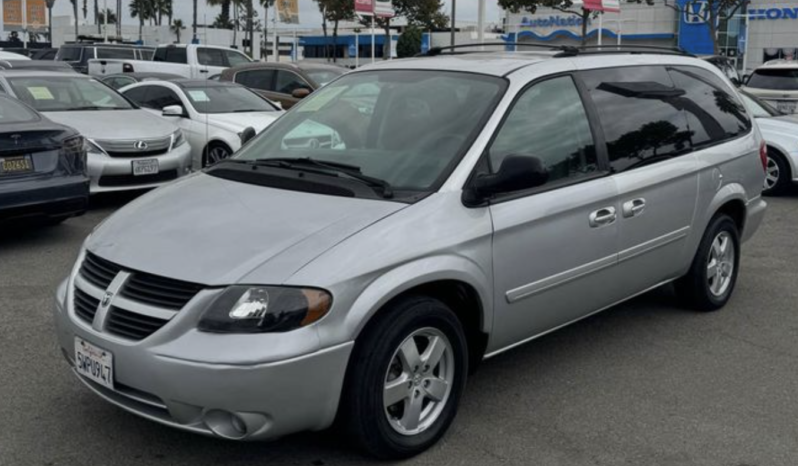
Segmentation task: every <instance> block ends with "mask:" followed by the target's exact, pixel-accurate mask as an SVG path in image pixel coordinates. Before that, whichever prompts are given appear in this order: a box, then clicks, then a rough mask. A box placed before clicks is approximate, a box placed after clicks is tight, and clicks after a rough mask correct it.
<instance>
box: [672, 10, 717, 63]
mask: <svg viewBox="0 0 798 466" xmlns="http://www.w3.org/2000/svg"><path fill="white" fill-rule="evenodd" d="M677 3H678V5H679V11H680V14H679V47H681V48H682V49H684V50H685V51H687V52H689V53H693V54H696V55H712V54H713V53H715V50H714V49H713V47H712V36H711V34H710V32H709V19H710V15H709V8H710V6H709V3H707V1H706V0H677Z"/></svg>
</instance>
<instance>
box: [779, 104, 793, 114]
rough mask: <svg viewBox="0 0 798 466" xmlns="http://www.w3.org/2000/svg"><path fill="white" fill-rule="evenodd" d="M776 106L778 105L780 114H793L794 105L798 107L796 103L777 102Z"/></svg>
mask: <svg viewBox="0 0 798 466" xmlns="http://www.w3.org/2000/svg"><path fill="white" fill-rule="evenodd" d="M777 105H778V109H779V111H780V112H781V113H788V114H791V113H795V109H796V105H798V103H796V102H784V101H779V102H777Z"/></svg>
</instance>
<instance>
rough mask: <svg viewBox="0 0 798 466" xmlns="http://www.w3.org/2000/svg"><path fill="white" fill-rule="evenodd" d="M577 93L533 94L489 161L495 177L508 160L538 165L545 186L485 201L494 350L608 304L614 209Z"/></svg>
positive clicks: (557, 80)
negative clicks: (529, 160)
mask: <svg viewBox="0 0 798 466" xmlns="http://www.w3.org/2000/svg"><path fill="white" fill-rule="evenodd" d="M593 133H594V131H593V129H592V128H591V125H590V123H589V120H588V117H587V112H586V110H585V108H584V106H583V103H582V100H581V98H580V94H579V92H578V90H577V86H576V83H575V82H574V80H573V78H572V77H571V76H569V75H563V76H559V77H554V78H549V79H547V80H545V81H541V82H538V83H535V84H533V85H532V86H530V87H528V88H527V89H526V90H525V91H523V92H522V93H521V95H520V97H519V98H518V99H517V100H516V102H515V104H514V105H513V107H512V109H511V110H510V112H509V114H508V117H507V118H506V120H505V122H504V123H503V124H502V127H501V128H500V129H499V131H498V132H497V134H496V137H495V138H494V140H493V142H492V143H491V145H490V148H489V149H488V152H487V157H486V158H487V160H488V162H489V163H488V164H486V165H488V166H487V167H486V169H487V170H490V171H491V172H494V171H496V170H498V169H499V167H501V164H502V161H503V160H504V159H505V158H506V157H507V156H510V155H515V156H519V155H520V156H530V157H536V158H538V159H539V160H540V161H541V162H542V165H543V166H544V167H545V168H546V172H547V177H548V178H547V180H546V182H545V184H543V185H542V186H539V187H537V188H533V189H531V190H528V191H522V192H513V193H507V194H505V195H504V196H501V195H500V196H497V197H496V198H495V199H492V200H491V206H490V210H491V215H492V218H493V224H494V239H493V257H494V293H495V297H494V302H495V310H496V314H495V320H494V332H493V336H492V341H491V344H490V348H489V351H490V350H498V349H501V348H504V347H507V346H510V345H513V344H515V343H518V342H520V341H523V340H525V339H528V338H530V337H532V336H534V335H536V334H540V333H542V332H545V331H548V330H550V329H553V328H555V327H557V326H560V325H563V324H565V323H568V322H570V321H572V320H575V319H578V318H580V317H583V316H585V315H586V314H589V313H590V312H592V311H595V310H598V309H600V308H602V307H604V306H606V305H608V304H610V303H612V302H613V300H614V299H616V297H617V293H616V292H615V291H613V288H614V287H615V280H613V279H612V277H613V274H614V270H615V266H616V262H617V246H618V244H617V241H618V219H619V210H618V209H619V206H618V198H617V194H618V193H617V190H616V187H615V183H614V181H613V180H612V178H611V177H609V176H608V172H607V171H605V167H606V166H605V164H604V163H603V162H602V157H601V156H600V155H601V150H602V149H603V146H600V145H597V144H596V142H595V139H594V136H593Z"/></svg>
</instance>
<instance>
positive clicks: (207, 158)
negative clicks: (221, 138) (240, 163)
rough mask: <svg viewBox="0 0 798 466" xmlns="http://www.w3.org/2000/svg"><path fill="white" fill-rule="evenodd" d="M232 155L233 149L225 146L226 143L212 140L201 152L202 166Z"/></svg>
mask: <svg viewBox="0 0 798 466" xmlns="http://www.w3.org/2000/svg"><path fill="white" fill-rule="evenodd" d="M231 155H233V151H232V150H231V149H230V148H229V147H227V144H224V143H221V142H212V143H210V144H208V147H206V148H205V152H204V153H203V154H202V168H205V167H209V166H211V165H213V164H215V163H218V162H219V161H220V160H224V159H226V158H228V157H230V156H231Z"/></svg>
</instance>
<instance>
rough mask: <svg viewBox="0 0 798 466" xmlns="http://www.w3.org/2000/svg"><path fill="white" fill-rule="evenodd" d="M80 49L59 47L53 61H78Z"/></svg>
mask: <svg viewBox="0 0 798 466" xmlns="http://www.w3.org/2000/svg"><path fill="white" fill-rule="evenodd" d="M82 50H83V48H82V47H61V48H60V49H59V50H58V53H56V56H55V59H56V60H60V61H79V60H80V52H81V51H82Z"/></svg>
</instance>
